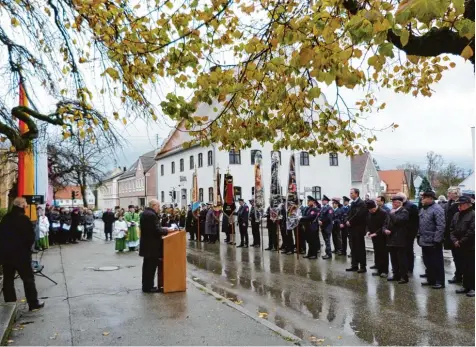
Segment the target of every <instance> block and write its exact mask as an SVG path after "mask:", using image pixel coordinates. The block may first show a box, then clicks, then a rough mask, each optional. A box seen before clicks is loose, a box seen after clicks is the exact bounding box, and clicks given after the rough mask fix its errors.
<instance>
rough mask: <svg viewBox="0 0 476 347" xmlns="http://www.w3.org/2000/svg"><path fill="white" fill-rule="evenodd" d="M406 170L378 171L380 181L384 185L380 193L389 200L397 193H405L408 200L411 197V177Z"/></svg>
mask: <svg viewBox="0 0 476 347" xmlns="http://www.w3.org/2000/svg"><path fill="white" fill-rule="evenodd" d="M406 171H407V170H383V171H379V172H378V174H379V176H380V180H381V181H382V182H383V183H384V184H382V185H381V186H382V187H383V188H384V189H383V190H382V193H383V194H385V196H386V197H387V198H391V197H392V196H394V195H395V194H397V193H398V192H403V193H405V195H406V196H408V197H409V198H411V197H412V191H414V188H413V176H412V174H411V172H406Z"/></svg>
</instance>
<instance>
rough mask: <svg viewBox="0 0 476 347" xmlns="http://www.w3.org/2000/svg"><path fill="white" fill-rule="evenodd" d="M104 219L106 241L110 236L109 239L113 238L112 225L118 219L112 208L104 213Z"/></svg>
mask: <svg viewBox="0 0 476 347" xmlns="http://www.w3.org/2000/svg"><path fill="white" fill-rule="evenodd" d="M102 221H103V222H104V234H105V235H106V241H107V240H108V239H107V238H108V236H109V240H112V225H113V224H114V222H115V221H116V217H115V216H114V213H113V212H112V211H111V209H110V208H108V209H107V211H106V212H104V214H103V215H102Z"/></svg>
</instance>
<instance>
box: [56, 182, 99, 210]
mask: <svg viewBox="0 0 476 347" xmlns="http://www.w3.org/2000/svg"><path fill="white" fill-rule="evenodd" d="M73 192H75V199H74V200H73V196H72V193H73ZM86 202H87V204H88V207H89V208H91V209H92V208H94V206H95V203H96V198H95V196H94V193H93V192H92V190H91V189H90V188H89V187H88V188H86ZM53 205H54V206H57V207H69V208H71V207H82V206H84V202H83V197H82V195H81V189H80V187H79V186H66V187H65V188H64V189H62V190H60V191H58V192H56V193H55V196H54V200H53Z"/></svg>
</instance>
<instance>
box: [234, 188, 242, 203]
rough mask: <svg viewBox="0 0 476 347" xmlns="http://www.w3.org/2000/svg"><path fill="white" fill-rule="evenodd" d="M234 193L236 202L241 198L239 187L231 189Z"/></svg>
mask: <svg viewBox="0 0 476 347" xmlns="http://www.w3.org/2000/svg"><path fill="white" fill-rule="evenodd" d="M233 190H234V193H235V199H236V200H238V199H240V198H241V187H233Z"/></svg>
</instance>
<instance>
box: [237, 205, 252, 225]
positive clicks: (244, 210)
mask: <svg viewBox="0 0 476 347" xmlns="http://www.w3.org/2000/svg"><path fill="white" fill-rule="evenodd" d="M249 214H250V208H249V207H248V205H246V204H243V206H240V208H239V209H238V212H237V215H238V224H239V225H243V224H246V226H248V219H249Z"/></svg>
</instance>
